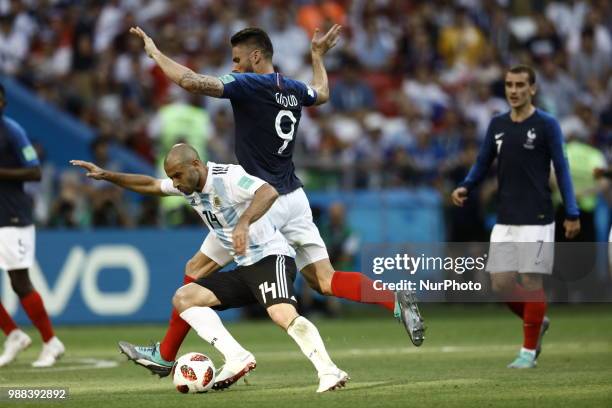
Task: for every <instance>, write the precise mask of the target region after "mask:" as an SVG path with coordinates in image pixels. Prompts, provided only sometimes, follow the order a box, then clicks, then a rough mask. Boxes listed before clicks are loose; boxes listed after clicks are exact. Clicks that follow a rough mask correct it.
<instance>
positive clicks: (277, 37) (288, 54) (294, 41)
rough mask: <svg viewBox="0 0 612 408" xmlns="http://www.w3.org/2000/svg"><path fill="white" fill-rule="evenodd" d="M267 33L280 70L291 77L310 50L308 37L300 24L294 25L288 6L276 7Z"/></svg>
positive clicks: (299, 67) (297, 71)
mask: <svg viewBox="0 0 612 408" xmlns="http://www.w3.org/2000/svg"><path fill="white" fill-rule="evenodd" d="M268 34H269V36H270V40H271V41H272V44H273V47H274V55H275V56H276V58H275V59H274V61H275V63H276V64H278V66H279V68H280V70H281V72H282V73H284V74H285V75H287V76H291V77H293V76H295V75H296V74H298V73H299V72H300V70H301V69H302V66H303V61H304V56H305V55H308V53H309V52H310V39H309V38H308V36H307V35H306V32H304V30H303V29H302V28H301V27H300V26H297V25H295V23H294V21H293V19H292V16H291V12H290V11H289V9H288V8H286V7H284V8H280V9H277V11H276V13H275V14H274V18H273V25H272V29H271V30H270V31H269V32H268Z"/></svg>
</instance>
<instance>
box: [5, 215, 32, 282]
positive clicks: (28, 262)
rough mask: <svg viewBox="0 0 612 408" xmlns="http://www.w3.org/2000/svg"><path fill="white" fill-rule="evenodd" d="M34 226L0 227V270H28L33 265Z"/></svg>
mask: <svg viewBox="0 0 612 408" xmlns="http://www.w3.org/2000/svg"><path fill="white" fill-rule="evenodd" d="M35 238H36V237H35V230H34V225H28V226H27V227H0V269H3V270H5V271H14V270H18V269H29V268H31V267H32V265H33V264H34V250H35V241H36V239H35Z"/></svg>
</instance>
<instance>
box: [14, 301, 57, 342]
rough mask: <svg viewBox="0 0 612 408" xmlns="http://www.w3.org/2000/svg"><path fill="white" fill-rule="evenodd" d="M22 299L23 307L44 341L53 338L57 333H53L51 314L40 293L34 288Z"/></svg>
mask: <svg viewBox="0 0 612 408" xmlns="http://www.w3.org/2000/svg"><path fill="white" fill-rule="evenodd" d="M20 301H21V306H23V309H24V310H25V312H26V314H27V315H28V317H29V318H30V320H31V321H32V324H33V325H34V326H35V327H36V328H37V329H38V331H39V332H40V336H41V337H42V339H43V342H45V343H46V342H48V341H49V340H51V338H52V337H53V336H55V334H54V333H53V326H51V320H49V316H48V315H47V311H46V310H45V305H44V303H43V300H42V298H41V297H40V294H39V293H38V292H37V291H35V290H33V291H32V292H30V293H28V294H27V295H25V296H24V297H22V298H21V299H20Z"/></svg>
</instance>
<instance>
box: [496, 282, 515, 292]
mask: <svg viewBox="0 0 612 408" xmlns="http://www.w3.org/2000/svg"><path fill="white" fill-rule="evenodd" d="M491 288H492V289H493V292H495V293H497V294H503V293H510V292H512V290H513V289H514V283H512V282H511V281H508V280H505V279H493V281H492V282H491Z"/></svg>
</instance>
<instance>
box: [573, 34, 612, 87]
mask: <svg viewBox="0 0 612 408" xmlns="http://www.w3.org/2000/svg"><path fill="white" fill-rule="evenodd" d="M580 39H581V40H580V49H579V50H578V52H576V53H574V54H572V55H571V56H570V72H571V74H572V75H573V76H574V78H575V79H576V81H577V82H578V84H579V85H581V86H582V87H587V86H588V85H589V82H591V81H595V82H596V83H597V84H603V83H604V80H606V79H607V77H608V74H609V73H610V67H611V64H610V58H611V57H612V55H611V54H610V53H605V52H604V51H601V50H598V49H596V48H595V31H594V30H593V27H586V28H584V29H583V30H582V33H581V36H580Z"/></svg>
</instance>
